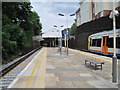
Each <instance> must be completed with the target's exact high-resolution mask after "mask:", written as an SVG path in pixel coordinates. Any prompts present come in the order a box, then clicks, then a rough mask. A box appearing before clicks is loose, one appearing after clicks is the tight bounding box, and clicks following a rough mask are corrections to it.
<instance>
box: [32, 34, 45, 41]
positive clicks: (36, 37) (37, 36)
mask: <svg viewBox="0 0 120 90" xmlns="http://www.w3.org/2000/svg"><path fill="white" fill-rule="evenodd" d="M33 40H34V41H43V40H44V39H43V38H42V36H41V35H36V36H33Z"/></svg>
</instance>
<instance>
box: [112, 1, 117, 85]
mask: <svg viewBox="0 0 120 90" xmlns="http://www.w3.org/2000/svg"><path fill="white" fill-rule="evenodd" d="M114 11H115V2H114V0H113V12H112V13H113V34H114V35H113V42H114V55H113V59H112V75H113V77H112V82H113V83H116V82H117V75H118V74H117V57H116V19H115V13H114Z"/></svg>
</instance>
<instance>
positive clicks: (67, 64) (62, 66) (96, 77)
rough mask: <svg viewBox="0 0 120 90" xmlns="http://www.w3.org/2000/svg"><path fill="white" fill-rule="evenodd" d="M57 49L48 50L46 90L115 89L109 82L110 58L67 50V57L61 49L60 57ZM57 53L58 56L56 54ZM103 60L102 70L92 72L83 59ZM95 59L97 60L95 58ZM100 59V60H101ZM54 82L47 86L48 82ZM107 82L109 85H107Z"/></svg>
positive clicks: (115, 86) (92, 69) (114, 85)
mask: <svg viewBox="0 0 120 90" xmlns="http://www.w3.org/2000/svg"><path fill="white" fill-rule="evenodd" d="M57 49H58V48H54V49H53V48H48V52H47V65H48V66H51V67H54V68H51V67H47V69H46V74H49V75H50V74H51V76H52V77H50V76H46V81H45V87H47V88H51V87H53V88H56V87H57V88H117V85H116V84H113V83H112V82H111V79H112V77H111V71H112V69H111V58H108V57H105V56H99V55H95V54H91V53H87V52H83V51H79V50H73V49H69V54H68V55H67V54H66V52H64V48H62V55H61V54H59V52H57ZM57 53H58V54H57ZM91 56H92V58H95V59H99V60H103V61H104V62H105V64H104V65H103V70H100V69H99V68H98V69H97V70H94V67H91V66H90V65H87V66H85V64H84V59H85V58H86V57H91ZM96 57H97V58H96ZM101 57H102V59H101ZM50 81H51V82H54V83H52V84H50V85H49V82H50ZM108 82H109V83H108Z"/></svg>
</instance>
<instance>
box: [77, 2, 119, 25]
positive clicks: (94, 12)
mask: <svg viewBox="0 0 120 90" xmlns="http://www.w3.org/2000/svg"><path fill="white" fill-rule="evenodd" d="M113 3H115V8H116V10H118V11H120V0H117V2H106V0H101V1H96V0H82V1H81V0H80V3H79V4H80V8H79V9H78V10H77V11H76V12H75V13H76V24H77V26H79V25H81V24H83V23H86V22H89V21H91V20H94V19H98V18H100V17H104V16H107V15H109V14H110V13H111V11H112V10H113Z"/></svg>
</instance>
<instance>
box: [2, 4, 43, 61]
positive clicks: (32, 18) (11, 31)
mask: <svg viewBox="0 0 120 90" xmlns="http://www.w3.org/2000/svg"><path fill="white" fill-rule="evenodd" d="M31 8H32V6H31V4H30V3H29V2H3V3H2V58H3V60H5V59H8V58H10V57H12V56H14V55H16V54H17V53H18V52H22V51H24V49H25V48H29V47H31V45H32V37H33V35H38V34H39V33H40V32H41V29H42V25H41V23H40V17H39V16H38V14H37V13H36V12H33V11H31Z"/></svg>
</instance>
